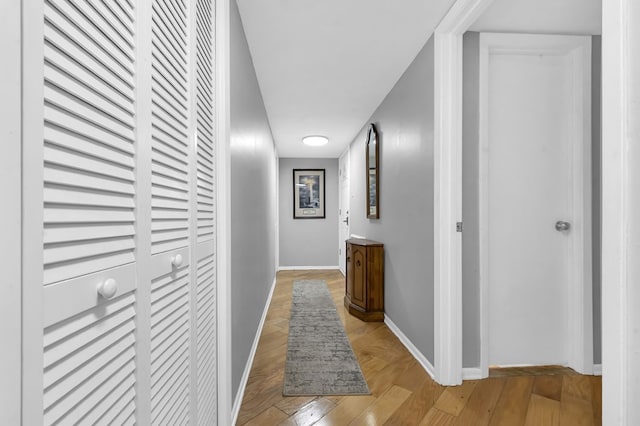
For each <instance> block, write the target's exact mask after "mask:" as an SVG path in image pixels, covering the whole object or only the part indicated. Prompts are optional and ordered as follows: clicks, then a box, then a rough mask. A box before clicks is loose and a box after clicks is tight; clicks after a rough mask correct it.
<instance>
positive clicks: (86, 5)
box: [42, 0, 137, 424]
mask: <svg viewBox="0 0 640 426" xmlns="http://www.w3.org/2000/svg"><path fill="white" fill-rule="evenodd" d="M43 13H44V141H43V146H42V147H43V166H44V170H43V179H44V185H43V193H42V195H43V207H44V211H43V234H42V235H43V263H44V265H43V271H42V277H43V284H44V291H43V299H42V305H43V321H44V324H43V325H44V330H43V340H44V342H43V353H42V358H43V377H42V380H43V396H42V398H43V415H44V419H43V422H44V424H94V423H105V424H106V423H117V424H133V423H134V422H135V389H136V374H135V369H136V363H135V336H136V311H135V303H136V288H137V285H136V268H135V255H136V239H135V197H136V170H135V137H136V120H135V102H136V98H135V78H136V75H135V33H134V28H135V22H134V16H135V11H134V8H133V4H132V3H128V2H119V3H118V4H117V5H116V4H114V3H112V2H99V1H85V0H82V1H80V0H50V1H46V2H45V3H44V10H43ZM104 283H107V284H108V286H107V287H109V286H111V287H112V288H106V289H105V290H104V296H101V295H99V294H98V293H97V291H96V289H97V287H98V286H100V285H102V284H104ZM111 290H113V292H112V293H113V294H111V293H110V291H111Z"/></svg>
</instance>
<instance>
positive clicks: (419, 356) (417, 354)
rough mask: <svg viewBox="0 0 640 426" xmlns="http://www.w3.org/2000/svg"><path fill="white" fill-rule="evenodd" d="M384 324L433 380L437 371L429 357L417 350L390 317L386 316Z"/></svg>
mask: <svg viewBox="0 0 640 426" xmlns="http://www.w3.org/2000/svg"><path fill="white" fill-rule="evenodd" d="M384 323H385V324H386V326H387V327H389V330H391V332H392V333H393V334H395V336H396V337H397V338H398V340H400V343H402V344H403V345H404V347H405V348H407V350H408V351H409V352H410V353H411V355H413V357H414V358H415V359H416V361H418V363H420V365H421V366H422V368H424V371H426V372H427V374H429V376H431V378H432V379H433V378H434V375H435V371H434V368H433V364H431V362H429V360H428V359H427V357H426V356H424V354H423V353H422V352H420V350H419V349H418V348H416V346H415V345H414V344H413V342H411V340H409V338H408V337H407V336H406V335H405V334H404V333H403V332H402V331H400V328H398V326H397V325H396V324H395V323H394V322H393V321H391V318H389V316H388V315H386V314H385V316H384Z"/></svg>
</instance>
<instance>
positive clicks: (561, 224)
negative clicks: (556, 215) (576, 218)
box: [556, 220, 571, 232]
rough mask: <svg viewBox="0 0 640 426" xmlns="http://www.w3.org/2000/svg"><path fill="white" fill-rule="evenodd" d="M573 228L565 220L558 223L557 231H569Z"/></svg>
mask: <svg viewBox="0 0 640 426" xmlns="http://www.w3.org/2000/svg"><path fill="white" fill-rule="evenodd" d="M569 228H571V224H570V223H569V222H565V221H563V220H559V221H557V222H556V231H560V232H562V231H568V230H569Z"/></svg>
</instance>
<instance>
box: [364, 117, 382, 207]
mask: <svg viewBox="0 0 640 426" xmlns="http://www.w3.org/2000/svg"><path fill="white" fill-rule="evenodd" d="M365 145H366V150H367V154H366V156H367V160H366V162H367V217H368V218H369V219H378V218H379V217H380V205H379V196H378V192H379V189H378V186H379V180H378V170H379V165H380V164H379V158H378V152H379V150H378V146H379V140H378V132H377V131H376V127H375V126H374V125H373V123H371V124H369V128H368V129H367V141H366V143H365Z"/></svg>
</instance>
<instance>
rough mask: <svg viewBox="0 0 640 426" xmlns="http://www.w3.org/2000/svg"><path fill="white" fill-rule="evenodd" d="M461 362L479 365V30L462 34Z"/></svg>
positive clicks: (473, 365) (471, 365)
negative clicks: (462, 225)
mask: <svg viewBox="0 0 640 426" xmlns="http://www.w3.org/2000/svg"><path fill="white" fill-rule="evenodd" d="M462 55H463V56H462V63H463V74H462V78H463V87H462V222H463V223H464V232H463V233H462V348H463V350H462V366H463V367H477V366H479V365H480V284H479V283H480V250H479V247H480V217H479V213H480V197H479V194H480V191H479V186H478V176H479V172H480V169H479V167H480V163H479V160H478V159H479V151H478V150H479V147H480V133H479V125H480V33H477V32H467V33H465V35H464V38H463V52H462Z"/></svg>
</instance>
